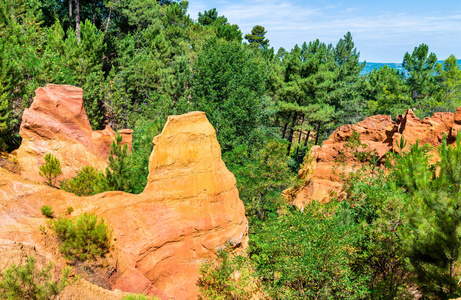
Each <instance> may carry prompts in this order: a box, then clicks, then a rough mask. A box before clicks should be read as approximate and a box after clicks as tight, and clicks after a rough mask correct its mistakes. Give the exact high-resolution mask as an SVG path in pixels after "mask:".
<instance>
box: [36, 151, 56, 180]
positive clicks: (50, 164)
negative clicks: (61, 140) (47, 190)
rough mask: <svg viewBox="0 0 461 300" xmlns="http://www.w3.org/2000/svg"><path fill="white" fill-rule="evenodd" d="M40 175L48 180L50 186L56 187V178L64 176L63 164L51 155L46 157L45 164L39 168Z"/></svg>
mask: <svg viewBox="0 0 461 300" xmlns="http://www.w3.org/2000/svg"><path fill="white" fill-rule="evenodd" d="M39 170H40V171H39V172H38V174H39V175H40V176H42V177H44V178H45V179H46V183H47V184H48V185H49V186H52V187H56V178H57V177H58V176H59V175H61V174H62V170H61V162H60V161H59V159H57V158H56V156H54V155H53V154H51V153H47V154H46V155H45V163H44V164H42V165H41V166H40V168H39Z"/></svg>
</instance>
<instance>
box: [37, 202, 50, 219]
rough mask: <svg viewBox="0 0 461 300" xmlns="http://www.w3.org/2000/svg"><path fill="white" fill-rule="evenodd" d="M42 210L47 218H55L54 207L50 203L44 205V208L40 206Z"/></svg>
mask: <svg viewBox="0 0 461 300" xmlns="http://www.w3.org/2000/svg"><path fill="white" fill-rule="evenodd" d="M40 211H41V212H42V215H44V216H45V217H47V218H50V219H51V218H53V209H52V208H51V206H48V205H43V206H42V208H40Z"/></svg>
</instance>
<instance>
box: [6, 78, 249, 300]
mask: <svg viewBox="0 0 461 300" xmlns="http://www.w3.org/2000/svg"><path fill="white" fill-rule="evenodd" d="M66 88H67V89H70V90H71V91H73V92H74V93H76V94H78V93H77V92H78V90H75V89H73V88H71V87H66ZM40 97H41V96H40ZM56 97H57V96H56ZM79 97H80V96H78V97H77V96H75V97H73V98H71V99H75V98H79ZM47 99H48V98H47ZM54 99H56V98H54ZM50 101H51V100H50ZM55 102H57V103H62V102H59V101H55ZM66 103H67V102H66ZM47 105H48V106H45V108H40V107H39V108H37V109H36V110H38V111H40V112H43V111H44V110H45V109H49V110H51V108H52V107H53V105H55V104H48V103H47ZM55 107H56V108H58V107H59V105H57V106H55ZM62 109H64V108H62ZM64 111H74V113H73V116H74V118H75V119H79V120H84V119H86V116H84V111H81V110H79V106H78V105H77V107H75V109H74V110H72V108H69V109H68V110H67V109H66V110H64ZM28 113H29V114H31V112H28ZM50 114H51V115H54V114H56V113H53V112H51V113H50ZM31 115H33V114H31ZM77 116H78V117H79V118H77ZM26 120H30V118H29V117H28V118H26ZM25 122H27V124H36V123H33V122H31V121H25ZM73 122H74V124H81V123H85V122H81V123H78V122H75V120H73ZM63 123H64V124H68V123H66V122H63ZM27 124H24V126H23V129H22V132H23V133H24V132H30V135H31V137H30V139H29V140H28V139H26V138H25V142H26V143H28V147H36V148H37V147H45V146H47V145H50V144H51V145H54V144H53V141H52V131H51V129H50V130H47V129H46V127H45V126H44V125H43V126H38V127H37V129H35V130H30V129H28V131H26V130H25V128H30V126H29V125H27ZM51 125H53V124H51ZM47 128H58V127H57V125H56V126H55V127H53V126H50V127H47ZM61 130H62V131H61ZM65 130H67V131H68V132H73V133H82V132H85V133H89V132H90V131H89V130H88V127H86V126H83V125H82V126H80V125H79V126H76V125H72V126H71V128H65ZM63 131H64V129H60V130H59V131H58V132H55V134H56V135H57V136H59V141H62V142H63V144H59V146H61V145H66V146H69V147H70V146H72V145H75V144H76V143H77V142H76V140H79V139H80V140H82V141H83V142H82V143H80V144H82V145H83V144H85V143H86V145H89V146H88V147H84V148H79V149H80V150H79V151H81V152H79V155H88V153H90V154H91V153H93V154H94V153H97V151H98V150H97V147H96V145H95V143H94V142H93V144H91V142H90V140H89V139H88V135H81V136H76V137H74V138H71V134H68V135H67V134H66V132H63ZM32 133H33V134H32ZM42 133H43V134H42ZM41 134H42V135H41ZM38 136H47V137H48V138H49V139H50V140H46V143H45V142H43V144H44V145H42V144H41V143H40V144H39V145H38V146H37V145H36V144H34V143H33V142H36V141H37V139H38ZM47 143H48V144H47ZM154 144H155V146H154V150H153V152H152V155H151V157H150V163H149V172H150V173H149V178H148V185H147V187H146V189H145V191H144V192H143V193H141V194H139V195H132V194H127V193H124V192H106V193H101V194H98V195H94V196H91V197H77V196H75V195H73V194H70V193H66V192H64V191H61V190H58V189H54V188H50V187H48V186H46V185H44V184H37V182H36V180H35V178H32V179H33V180H30V179H29V178H27V174H28V173H27V172H23V173H21V175H19V174H13V173H11V172H9V171H7V170H6V169H2V168H0V249H1V251H2V257H0V269H4V268H5V267H6V266H7V265H8V264H10V263H11V262H15V261H10V259H9V258H14V257H16V258H18V259H19V258H21V259H22V260H24V259H25V257H26V256H27V255H30V254H34V255H36V256H37V257H38V258H39V261H40V260H41V261H43V262H44V263H45V262H46V261H54V262H56V264H57V267H58V268H62V267H64V265H65V260H64V258H63V257H62V256H61V255H60V254H59V251H58V250H57V248H56V242H53V235H52V233H51V231H50V230H47V234H44V233H43V232H41V231H40V229H39V227H40V225H43V226H45V227H46V219H45V218H44V217H43V216H42V215H41V213H40V208H41V207H42V206H43V205H50V206H51V207H52V208H53V210H54V212H55V216H63V217H64V216H66V211H67V208H68V207H69V206H72V207H73V208H74V212H73V213H72V217H76V216H78V215H79V214H81V213H84V212H87V213H96V214H97V215H98V216H100V217H103V218H104V219H105V221H106V222H107V223H108V224H109V226H110V227H111V228H112V230H113V237H114V241H113V245H114V246H113V247H112V250H111V252H110V254H109V255H107V257H106V259H105V260H104V261H103V263H102V264H103V265H104V266H106V269H107V272H104V273H103V275H104V276H106V278H103V280H105V281H106V282H107V283H109V284H110V287H111V289H112V290H115V291H108V290H103V289H101V288H98V287H96V286H94V285H92V284H90V283H88V282H85V281H83V280H81V281H80V282H79V283H78V285H77V286H73V287H69V288H67V290H66V291H65V292H64V294H63V296H64V299H119V298H120V297H121V295H123V293H122V292H117V290H119V291H120V290H121V291H125V292H134V293H145V294H149V295H158V296H160V297H161V298H162V299H196V298H197V295H198V288H197V286H196V282H197V280H198V278H199V272H198V271H199V268H200V265H201V264H202V263H203V262H204V261H205V260H207V259H213V258H214V257H215V255H216V251H217V250H218V249H221V248H222V247H224V246H226V245H230V246H231V247H235V248H244V247H246V244H247V239H248V238H247V231H248V222H247V219H246V217H245V210H244V206H243V203H242V201H241V200H240V199H239V195H238V190H237V187H236V180H235V177H234V175H233V174H232V173H231V172H230V171H229V170H227V168H226V166H225V164H224V162H223V161H222V159H221V150H220V146H219V144H218V142H217V139H216V133H215V130H214V129H213V127H212V126H211V124H210V123H209V122H208V120H207V118H206V116H205V114H204V113H202V112H192V113H189V114H185V115H181V116H170V117H169V118H168V121H167V124H166V125H165V128H164V129H163V131H162V133H161V134H160V135H159V136H157V137H155V138H154ZM92 145H93V146H94V148H92V147H93V146H92ZM21 147H23V146H21ZM24 149H25V148H24ZM24 149H23V150H22V151H19V152H18V160H21V159H23V158H22V157H21V155H22V154H24V155H26V156H33V155H32V154H30V153H28V152H27V151H25V152H23V151H24ZM34 149H35V148H34ZM46 149H49V148H46ZM88 149H94V151H95V152H90V151H89V150H88ZM56 153H59V152H56ZM95 155H96V154H95ZM98 155H100V154H98ZM100 156H102V155H100ZM60 158H61V161H62V162H63V164H66V165H71V164H72V162H68V161H67V159H69V157H68V156H65V155H62V156H61V157H60ZM81 159H82V160H81V161H80V163H84V162H91V159H92V156H91V155H90V156H89V158H85V157H83V158H81ZM23 163H24V162H23ZM8 257H9V258H8Z"/></svg>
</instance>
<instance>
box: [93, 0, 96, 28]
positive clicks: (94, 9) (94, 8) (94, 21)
mask: <svg viewBox="0 0 461 300" xmlns="http://www.w3.org/2000/svg"><path fill="white" fill-rule="evenodd" d="M93 25H96V0H93Z"/></svg>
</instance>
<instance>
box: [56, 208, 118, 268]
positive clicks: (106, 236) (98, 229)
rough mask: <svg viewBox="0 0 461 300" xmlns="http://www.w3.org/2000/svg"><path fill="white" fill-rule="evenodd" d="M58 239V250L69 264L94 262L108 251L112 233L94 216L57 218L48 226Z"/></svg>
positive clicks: (85, 214) (102, 220)
mask: <svg viewBox="0 0 461 300" xmlns="http://www.w3.org/2000/svg"><path fill="white" fill-rule="evenodd" d="M49 225H50V226H52V229H53V230H54V232H55V233H56V235H57V237H58V238H59V250H60V251H61V253H62V254H63V255H64V256H65V257H66V258H67V259H68V260H69V261H71V262H76V261H85V260H94V259H97V258H98V257H102V256H104V255H105V254H106V253H107V252H108V251H109V249H110V246H111V239H112V231H111V230H110V229H109V227H108V225H107V224H106V223H105V222H104V219H103V218H98V217H97V216H96V215H94V214H87V213H84V214H82V215H80V216H78V218H76V219H66V218H58V219H57V220H55V221H54V222H53V223H50V224H49Z"/></svg>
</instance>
